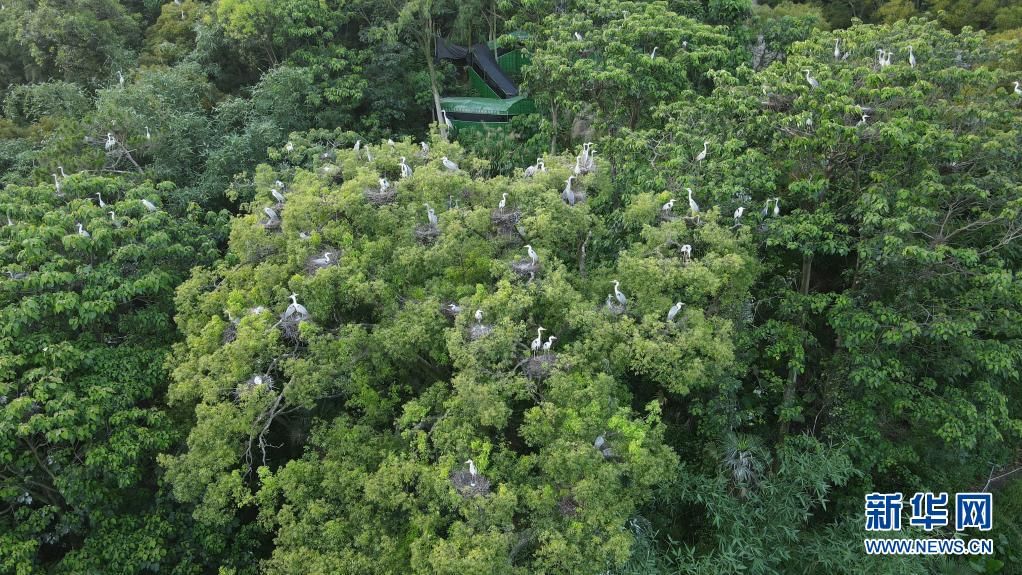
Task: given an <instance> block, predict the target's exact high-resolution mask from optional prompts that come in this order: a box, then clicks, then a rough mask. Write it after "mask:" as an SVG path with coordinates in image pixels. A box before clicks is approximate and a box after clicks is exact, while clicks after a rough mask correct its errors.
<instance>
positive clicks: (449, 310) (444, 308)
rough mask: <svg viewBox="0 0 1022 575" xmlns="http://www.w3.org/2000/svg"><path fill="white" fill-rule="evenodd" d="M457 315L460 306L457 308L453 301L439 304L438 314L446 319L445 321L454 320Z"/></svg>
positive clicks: (459, 311)
mask: <svg viewBox="0 0 1022 575" xmlns="http://www.w3.org/2000/svg"><path fill="white" fill-rule="evenodd" d="M459 313H461V306H459V305H458V304H457V303H455V302H453V301H447V302H441V303H440V314H441V315H443V316H444V317H446V318H447V319H451V320H453V319H454V318H456V317H458V314H459Z"/></svg>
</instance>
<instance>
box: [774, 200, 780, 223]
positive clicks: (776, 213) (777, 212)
mask: <svg viewBox="0 0 1022 575" xmlns="http://www.w3.org/2000/svg"><path fill="white" fill-rule="evenodd" d="M779 215H781V198H774V217H775V218H776V217H777V216H779Z"/></svg>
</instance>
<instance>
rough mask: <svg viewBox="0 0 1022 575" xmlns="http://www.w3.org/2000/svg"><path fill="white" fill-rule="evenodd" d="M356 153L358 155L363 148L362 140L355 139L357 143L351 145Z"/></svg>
mask: <svg viewBox="0 0 1022 575" xmlns="http://www.w3.org/2000/svg"><path fill="white" fill-rule="evenodd" d="M351 149H352V151H353V152H355V155H356V156H358V151H359V150H361V149H362V140H355V145H354V146H352V147H351Z"/></svg>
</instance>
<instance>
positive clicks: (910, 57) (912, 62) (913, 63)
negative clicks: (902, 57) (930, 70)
mask: <svg viewBox="0 0 1022 575" xmlns="http://www.w3.org/2000/svg"><path fill="white" fill-rule="evenodd" d="M908 65H909V66H911V67H913V68H915V67H916V55H915V54H914V53H913V52H912V46H909V47H908Z"/></svg>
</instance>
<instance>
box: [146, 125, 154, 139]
mask: <svg viewBox="0 0 1022 575" xmlns="http://www.w3.org/2000/svg"><path fill="white" fill-rule="evenodd" d="M145 139H147V140H152V139H153V135H152V133H151V132H150V131H149V126H146V127H145Z"/></svg>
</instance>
